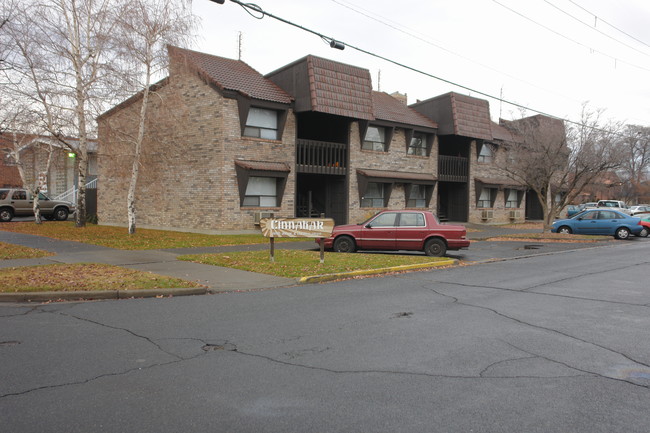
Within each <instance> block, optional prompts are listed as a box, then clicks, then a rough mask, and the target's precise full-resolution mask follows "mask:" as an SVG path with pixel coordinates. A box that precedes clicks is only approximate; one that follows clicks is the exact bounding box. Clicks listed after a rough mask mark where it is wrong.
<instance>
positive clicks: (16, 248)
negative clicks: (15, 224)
mask: <svg viewBox="0 0 650 433" xmlns="http://www.w3.org/2000/svg"><path fill="white" fill-rule="evenodd" d="M53 255H54V253H50V252H48V251H43V250H37V249H36V248H29V247H23V246H21V245H14V244H7V243H4V242H0V260H12V259H37V258H39V257H47V256H53Z"/></svg>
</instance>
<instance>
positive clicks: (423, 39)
mask: <svg viewBox="0 0 650 433" xmlns="http://www.w3.org/2000/svg"><path fill="white" fill-rule="evenodd" d="M331 1H332V2H333V3H336V4H338V5H340V6H342V7H345V8H347V9H349V10H351V11H353V12H355V13H358V14H360V15H362V16H365V17H366V18H369V19H371V20H373V21H376V22H378V23H380V24H382V25H385V26H387V27H389V28H392V29H394V30H396V31H398V32H401V33H403V34H405V35H407V36H410V37H412V38H415V39H417V40H419V41H422V42H424V43H425V44H428V45H431V46H433V47H436V48H438V49H440V50H442V51H445V52H447V53H449V54H451V55H454V56H456V57H460V58H461V59H464V60H466V61H468V62H471V63H475V64H477V65H479V66H481V67H483V68H486V69H489V70H491V71H493V72H496V73H498V74H501V75H503V76H505V77H508V78H510V79H513V80H517V81H519V82H521V83H524V84H526V85H528V86H531V87H535V88H537V89H540V90H543V91H544V92H547V93H553V94H555V95H557V96H560V97H562V98H566V99H569V100H572V101H573V102H578V101H576V100H575V99H572V98H568V97H567V96H566V95H562V94H560V93H557V92H555V91H553V90H550V89H545V88H543V87H541V86H539V85H537V84H535V83H531V82H528V81H526V80H523V79H521V78H520V77H516V76H514V75H511V74H509V73H507V72H503V71H500V70H498V69H496V68H494V67H492V66H489V65H486V64H484V63H481V62H478V61H476V60H474V59H471V58H469V57H466V56H463V55H462V54H459V53H457V52H455V51H453V50H450V49H447V48H445V47H443V46H441V45H438V44H435V43H433V42H432V41H431V40H429V39H426V38H424V37H420V36H418V35H416V34H414V33H412V32H410V31H406V30H404V29H403V28H400V27H404V28H408V27H406V26H403V25H401V24H399V23H396V24H390V23H387V22H385V21H383V20H381V19H379V18H377V17H374V16H371V15H370V14H369V13H366V12H363V11H365V10H364V9H363V8H361V7H359V6H357V5H354V6H355V7H356V8H359V9H361V10H358V9H355V7H352V6H350V5H349V4H345V3H347V2H343V1H340V0H331ZM374 15H377V14H374ZM377 16H380V15H377ZM380 17H381V16H380ZM381 18H384V19H386V18H385V17H381ZM389 21H392V20H389ZM393 22H395V21H393ZM409 30H410V29H409Z"/></svg>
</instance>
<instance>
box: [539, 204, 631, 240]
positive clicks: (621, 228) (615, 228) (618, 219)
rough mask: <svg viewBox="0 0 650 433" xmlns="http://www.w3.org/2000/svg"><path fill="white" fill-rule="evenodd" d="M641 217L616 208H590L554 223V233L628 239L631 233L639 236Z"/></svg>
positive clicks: (552, 229)
mask: <svg viewBox="0 0 650 433" xmlns="http://www.w3.org/2000/svg"><path fill="white" fill-rule="evenodd" d="M640 221H641V218H638V217H633V216H630V215H626V214H624V213H622V212H619V211H615V210H599V209H590V210H585V211H582V212H580V213H579V214H576V215H574V216H573V217H571V218H568V219H563V220H557V221H555V222H554V223H553V227H552V228H551V231H552V232H553V233H565V234H571V233H574V234H577V235H605V236H614V237H615V238H616V239H627V238H629V237H630V235H635V236H639V234H640V233H641V231H642V230H643V226H642V225H641V224H640V223H639V222H640Z"/></svg>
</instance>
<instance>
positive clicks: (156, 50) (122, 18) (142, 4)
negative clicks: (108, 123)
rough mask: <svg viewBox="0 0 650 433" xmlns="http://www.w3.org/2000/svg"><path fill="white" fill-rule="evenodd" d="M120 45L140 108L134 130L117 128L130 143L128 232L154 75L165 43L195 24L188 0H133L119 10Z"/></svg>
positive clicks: (185, 37)
mask: <svg viewBox="0 0 650 433" xmlns="http://www.w3.org/2000/svg"><path fill="white" fill-rule="evenodd" d="M118 22H119V24H120V30H121V34H120V45H121V46H122V48H123V50H122V59H123V64H124V65H125V66H127V69H126V71H125V75H124V76H125V79H126V80H127V81H128V82H129V83H130V85H131V86H130V87H132V88H136V89H141V90H140V94H139V96H140V98H139V104H140V110H139V117H138V126H137V132H136V133H135V134H133V133H130V132H129V131H120V132H121V135H122V136H124V137H126V139H127V141H129V142H131V144H132V146H133V162H132V166H131V167H132V168H131V179H130V182H129V190H128V194H127V218H128V230H129V234H133V233H135V230H136V188H137V183H138V174H139V168H140V159H141V154H142V144H143V141H144V140H145V135H146V133H147V131H146V127H145V126H146V119H147V110H148V108H149V98H150V96H151V95H152V92H155V89H156V87H155V86H152V81H153V79H154V77H156V76H159V75H161V72H162V71H163V70H164V69H165V68H166V66H167V50H166V46H167V44H173V45H179V44H185V43H187V42H188V41H189V40H190V39H191V37H192V32H193V30H194V28H195V22H196V20H195V18H194V16H193V15H192V12H191V0H132V1H130V2H128V3H127V4H125V5H124V7H123V8H122V9H121V10H120V13H119V17H118Z"/></svg>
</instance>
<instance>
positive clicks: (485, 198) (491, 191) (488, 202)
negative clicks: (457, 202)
mask: <svg viewBox="0 0 650 433" xmlns="http://www.w3.org/2000/svg"><path fill="white" fill-rule="evenodd" d="M496 194H497V190H496V188H482V189H481V195H480V196H479V198H478V203H477V204H476V206H477V207H492V203H494V197H495V196H496Z"/></svg>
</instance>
